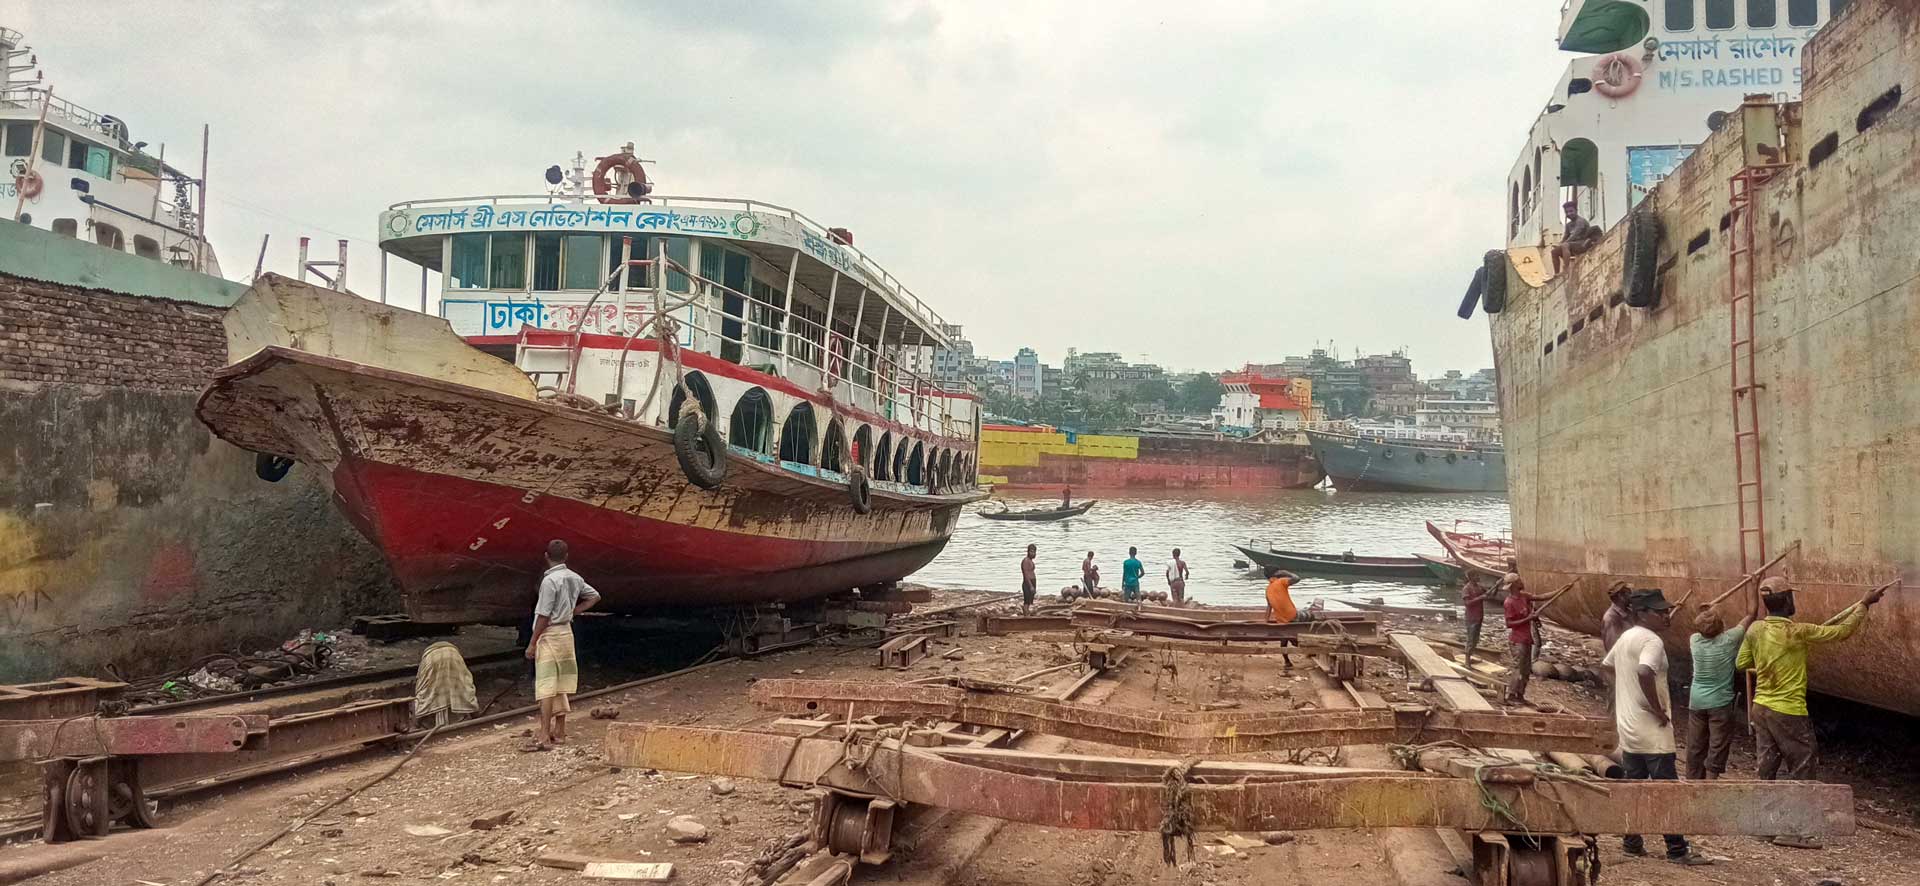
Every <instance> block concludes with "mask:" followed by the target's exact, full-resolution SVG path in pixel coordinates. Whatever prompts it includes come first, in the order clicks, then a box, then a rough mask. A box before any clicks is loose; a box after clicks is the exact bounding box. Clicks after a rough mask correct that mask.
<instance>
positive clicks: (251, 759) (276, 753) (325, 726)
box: [140, 697, 413, 790]
mask: <svg viewBox="0 0 1920 886" xmlns="http://www.w3.org/2000/svg"><path fill="white" fill-rule="evenodd" d="M412 725H413V699H412V698H410V697H409V698H383V699H373V700H369V701H361V702H354V703H352V704H348V705H342V706H340V707H337V708H329V709H327V710H324V711H312V712H309V713H304V714H294V715H292V716H288V717H279V718H275V719H273V720H271V721H269V722H268V724H267V734H266V736H265V738H264V740H255V741H254V742H251V743H250V744H249V745H248V747H247V748H245V749H243V750H239V751H234V752H232V753H220V754H171V755H168V756H162V757H150V758H146V759H143V760H141V761H140V777H141V779H142V780H143V781H144V782H145V783H146V785H147V787H148V789H150V790H151V789H157V788H162V787H167V786H170V785H176V784H179V783H182V782H187V781H194V780H198V779H201V778H206V777H208V776H213V775H219V774H222V773H227V772H232V771H236V770H240V769H245V768H249V767H254V766H262V765H268V764H273V763H281V762H285V761H288V760H294V759H297V758H300V757H305V756H309V755H312V754H319V753H324V752H327V751H332V750H337V749H340V748H348V747H355V746H358V745H364V744H368V743H371V742H376V741H380V740H383V739H387V738H392V737H393V736H396V735H399V734H401V733H404V732H405V731H407V729H408V728H409V727H411V726H412Z"/></svg>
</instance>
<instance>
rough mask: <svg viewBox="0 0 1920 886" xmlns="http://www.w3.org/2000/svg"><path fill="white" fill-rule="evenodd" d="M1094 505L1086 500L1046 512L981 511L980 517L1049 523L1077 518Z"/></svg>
mask: <svg viewBox="0 0 1920 886" xmlns="http://www.w3.org/2000/svg"><path fill="white" fill-rule="evenodd" d="M1095 503H1096V500H1094V499H1088V500H1087V501H1084V502H1081V503H1080V504H1077V505H1074V506H1072V507H1066V508H1049V509H1047V510H1039V511H981V512H980V516H982V517H985V518H987V519H989V520H1028V521H1033V522H1050V521H1053V520H1065V519H1067V518H1068V517H1078V516H1080V515H1081V514H1084V513H1086V512H1088V511H1090V510H1093V506H1094V504H1095Z"/></svg>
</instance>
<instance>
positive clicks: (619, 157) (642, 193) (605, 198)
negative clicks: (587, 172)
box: [593, 153, 653, 203]
mask: <svg viewBox="0 0 1920 886" xmlns="http://www.w3.org/2000/svg"><path fill="white" fill-rule="evenodd" d="M615 167H618V168H620V169H623V170H625V171H626V173H627V176H628V177H629V178H631V179H633V181H632V182H631V183H630V184H628V185H627V194H626V196H622V197H613V196H609V195H611V194H612V193H613V182H612V181H610V180H608V179H607V173H608V172H610V171H612V170H613V169H614V168H615ZM635 186H638V187H639V193H637V194H636V193H634V187H635ZM651 193H653V184H652V183H650V182H648V181H647V171H646V170H645V169H642V168H641V167H640V158H638V157H635V156H633V155H632V154H626V153H621V154H608V155H607V156H605V157H601V158H600V162H599V163H598V164H597V165H595V166H594V167H593V194H594V196H596V197H599V198H600V202H602V203H643V202H645V201H646V196H647V195H648V194H651Z"/></svg>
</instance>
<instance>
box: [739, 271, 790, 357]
mask: <svg viewBox="0 0 1920 886" xmlns="http://www.w3.org/2000/svg"><path fill="white" fill-rule="evenodd" d="M750 286H751V289H750V294H751V295H752V296H753V301H752V302H750V303H748V305H747V322H748V323H750V324H752V331H751V338H752V341H753V346H754V347H756V348H765V349H766V350H769V351H778V350H780V327H781V326H783V325H784V324H783V323H782V322H781V321H782V319H784V317H785V315H786V311H785V310H783V309H784V308H785V307H786V306H787V294H786V293H784V292H781V291H780V290H779V288H778V287H775V286H773V285H772V284H769V283H766V282H763V281H762V280H760V278H758V277H755V278H753V279H752V280H751V281H750Z"/></svg>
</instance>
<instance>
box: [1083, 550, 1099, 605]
mask: <svg viewBox="0 0 1920 886" xmlns="http://www.w3.org/2000/svg"><path fill="white" fill-rule="evenodd" d="M1080 588H1081V590H1084V591H1086V592H1087V596H1089V597H1091V596H1093V595H1095V594H1098V593H1100V567H1098V566H1095V565H1094V563H1093V552H1092V551H1088V552H1087V559H1085V560H1082V561H1080Z"/></svg>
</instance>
